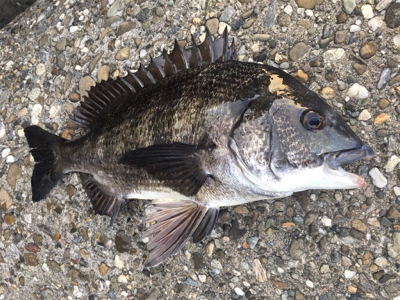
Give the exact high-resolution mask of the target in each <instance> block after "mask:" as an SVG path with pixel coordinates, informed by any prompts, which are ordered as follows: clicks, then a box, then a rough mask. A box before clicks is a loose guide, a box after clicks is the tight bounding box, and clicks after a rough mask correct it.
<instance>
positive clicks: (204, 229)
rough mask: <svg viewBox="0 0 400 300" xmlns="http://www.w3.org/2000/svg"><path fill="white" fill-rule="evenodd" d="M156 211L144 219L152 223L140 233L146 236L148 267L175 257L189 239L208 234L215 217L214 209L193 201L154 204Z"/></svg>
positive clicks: (215, 211)
mask: <svg viewBox="0 0 400 300" xmlns="http://www.w3.org/2000/svg"><path fill="white" fill-rule="evenodd" d="M156 209H157V212H155V213H154V214H151V215H149V216H148V217H147V220H148V221H149V222H153V221H155V222H156V223H155V224H154V225H153V226H152V227H151V228H150V229H149V230H147V231H146V232H145V233H144V236H147V237H150V240H149V242H148V243H147V249H148V250H149V251H150V254H149V256H148V257H147V259H146V266H148V267H154V266H156V265H158V264H160V263H162V262H163V261H164V260H166V259H167V258H168V257H169V256H171V255H175V254H177V253H178V252H179V251H180V250H181V249H182V247H183V246H184V245H185V243H186V242H187V240H188V239H189V238H190V237H191V236H193V239H194V240H198V239H199V238H201V239H202V238H204V237H205V236H206V235H207V234H209V233H210V232H211V230H212V228H213V227H214V224H215V222H216V220H217V216H218V209H213V208H208V207H206V206H204V205H201V204H198V203H196V202H194V201H176V202H167V203H165V202H158V203H156ZM201 239H200V240H201Z"/></svg>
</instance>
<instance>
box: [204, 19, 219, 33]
mask: <svg viewBox="0 0 400 300" xmlns="http://www.w3.org/2000/svg"><path fill="white" fill-rule="evenodd" d="M206 26H207V27H208V29H209V30H210V32H211V34H216V33H218V27H219V21H218V19H217V18H212V19H209V20H207V21H206Z"/></svg>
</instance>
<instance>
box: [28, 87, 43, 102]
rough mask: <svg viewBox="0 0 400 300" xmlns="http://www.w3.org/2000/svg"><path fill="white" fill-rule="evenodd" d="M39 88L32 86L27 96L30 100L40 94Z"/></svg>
mask: <svg viewBox="0 0 400 300" xmlns="http://www.w3.org/2000/svg"><path fill="white" fill-rule="evenodd" d="M40 92H41V91H40V88H33V89H32V90H31V91H30V92H29V94H28V98H29V99H31V100H32V101H34V100H36V99H37V98H38V97H39V96H40Z"/></svg>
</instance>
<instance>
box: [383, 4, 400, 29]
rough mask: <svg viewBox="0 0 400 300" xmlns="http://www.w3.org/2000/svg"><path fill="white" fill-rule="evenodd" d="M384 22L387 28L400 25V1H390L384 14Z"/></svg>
mask: <svg viewBox="0 0 400 300" xmlns="http://www.w3.org/2000/svg"><path fill="white" fill-rule="evenodd" d="M385 22H386V25H387V26H388V27H389V28H397V27H399V26H400V3H396V2H395V3H392V4H391V5H390V6H389V7H388V9H387V11H386V15H385Z"/></svg>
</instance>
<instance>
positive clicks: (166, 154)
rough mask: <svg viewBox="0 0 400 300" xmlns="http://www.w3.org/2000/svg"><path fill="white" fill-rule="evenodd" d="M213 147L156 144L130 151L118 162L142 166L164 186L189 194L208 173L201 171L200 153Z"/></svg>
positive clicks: (201, 154)
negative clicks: (162, 182)
mask: <svg viewBox="0 0 400 300" xmlns="http://www.w3.org/2000/svg"><path fill="white" fill-rule="evenodd" d="M212 149H213V148H212V147H209V148H206V147H200V146H196V145H188V144H183V143H173V144H168V145H155V146H149V147H146V148H139V149H136V150H133V151H129V152H127V153H125V154H124V155H123V156H122V157H121V158H120V160H119V161H118V163H120V164H128V165H133V166H136V167H138V168H143V169H145V170H146V171H147V172H148V173H149V174H151V175H152V176H153V177H154V178H155V179H158V180H161V181H164V184H165V185H166V186H168V187H170V188H171V189H173V190H175V191H177V192H179V193H181V194H182V195H185V196H188V197H190V196H194V195H196V193H197V192H198V191H199V189H200V188H201V187H202V185H203V184H204V182H205V181H206V179H207V177H209V176H210V174H207V172H206V171H205V170H204V167H203V165H202V156H203V155H207V151H212Z"/></svg>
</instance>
